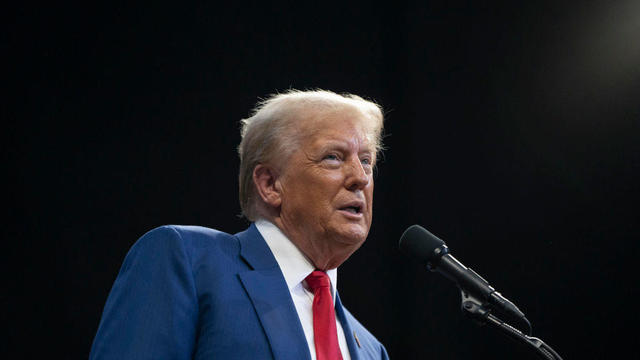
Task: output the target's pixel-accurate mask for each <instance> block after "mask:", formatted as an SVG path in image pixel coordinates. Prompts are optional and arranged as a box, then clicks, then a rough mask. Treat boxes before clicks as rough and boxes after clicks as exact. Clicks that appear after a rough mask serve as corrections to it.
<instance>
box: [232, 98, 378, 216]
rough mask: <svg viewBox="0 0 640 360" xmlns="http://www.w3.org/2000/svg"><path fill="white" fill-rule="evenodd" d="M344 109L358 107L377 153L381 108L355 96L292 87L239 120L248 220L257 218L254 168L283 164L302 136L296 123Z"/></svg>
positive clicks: (241, 180)
mask: <svg viewBox="0 0 640 360" xmlns="http://www.w3.org/2000/svg"><path fill="white" fill-rule="evenodd" d="M346 109H349V110H357V111H359V112H361V113H362V114H363V115H364V116H363V117H362V119H363V122H364V123H363V124H362V125H363V126H364V127H363V128H364V129H365V132H366V136H367V137H368V138H369V141H370V143H372V144H374V145H375V150H376V154H377V153H378V152H379V151H380V150H381V149H382V129H383V120H384V117H383V114H382V108H381V107H380V106H379V105H377V104H376V103H374V102H372V101H368V100H365V99H363V98H361V97H360V96H357V95H353V94H347V93H344V94H336V93H334V92H331V91H327V90H320V89H316V90H306V91H300V90H295V89H291V90H288V91H286V92H284V93H277V94H272V95H270V96H268V97H267V98H265V99H263V100H261V101H259V102H258V104H257V105H256V107H255V108H254V109H253V111H252V112H251V116H250V117H248V118H246V119H242V120H241V125H242V128H241V132H240V133H241V135H242V140H241V141H240V145H238V155H240V171H239V175H238V177H239V184H240V191H239V192H240V193H239V195H240V207H241V209H242V214H243V215H244V216H245V217H246V218H247V219H249V220H250V221H255V220H256V219H257V218H258V217H259V214H258V213H257V210H256V201H258V199H257V196H256V190H255V185H254V183H253V170H254V168H255V167H256V166H257V165H258V164H270V165H272V166H276V167H282V166H285V164H286V162H287V161H288V159H289V157H290V156H291V154H293V152H294V151H295V150H296V149H297V148H298V147H299V146H300V141H302V137H303V135H304V134H301V131H300V126H297V125H299V124H300V123H302V122H305V121H313V120H314V119H317V116H318V115H320V116H322V114H323V113H331V112H335V111H339V110H346Z"/></svg>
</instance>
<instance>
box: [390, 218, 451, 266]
mask: <svg viewBox="0 0 640 360" xmlns="http://www.w3.org/2000/svg"><path fill="white" fill-rule="evenodd" d="M399 246H400V251H402V252H403V253H405V254H406V255H408V256H410V257H412V258H414V259H416V260H418V261H420V262H422V263H431V262H438V260H439V259H440V257H442V255H444V254H446V253H448V252H449V251H448V249H447V246H446V245H445V243H444V241H442V240H440V239H439V238H438V237H437V236H435V235H433V234H432V233H430V232H429V231H427V229H425V228H423V227H422V226H420V225H411V226H409V228H408V229H407V230H405V231H404V233H403V234H402V236H401V237H400V243H399Z"/></svg>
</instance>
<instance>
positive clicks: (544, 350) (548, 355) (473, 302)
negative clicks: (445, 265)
mask: <svg viewBox="0 0 640 360" xmlns="http://www.w3.org/2000/svg"><path fill="white" fill-rule="evenodd" d="M460 291H461V295H462V305H461V308H462V312H463V313H464V314H465V315H467V316H468V317H470V318H471V319H473V320H475V321H476V322H477V323H479V324H480V325H485V324H488V325H489V326H491V327H493V328H495V329H498V330H499V331H500V332H501V333H502V334H504V335H506V336H507V337H509V338H511V339H513V340H515V341H517V342H520V343H522V344H524V345H526V346H527V347H528V348H530V349H532V350H534V351H535V352H536V354H537V355H538V356H539V357H540V358H542V359H546V360H562V358H561V357H560V355H559V354H558V353H557V352H555V351H554V350H553V349H552V348H551V347H550V346H549V345H547V344H546V343H545V342H544V341H542V340H540V339H539V338H537V337H533V336H528V335H525V334H524V333H522V331H520V330H518V329H516V328H515V327H513V326H511V325H509V324H507V323H505V322H504V321H502V320H500V319H499V318H498V317H496V316H495V315H493V314H491V309H489V308H487V307H486V306H485V303H484V302H483V301H480V300H479V299H478V298H476V297H475V296H473V295H471V294H470V293H468V292H467V291H465V290H464V289H462V288H461V289H460ZM527 323H528V321H527ZM529 326H530V325H529Z"/></svg>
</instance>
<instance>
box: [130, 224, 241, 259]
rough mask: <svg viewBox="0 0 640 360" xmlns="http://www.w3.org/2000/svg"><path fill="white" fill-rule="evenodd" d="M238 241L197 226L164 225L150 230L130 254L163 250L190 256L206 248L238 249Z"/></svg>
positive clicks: (220, 232)
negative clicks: (149, 249) (146, 250)
mask: <svg viewBox="0 0 640 360" xmlns="http://www.w3.org/2000/svg"><path fill="white" fill-rule="evenodd" d="M237 242H238V240H237V238H236V237H235V236H234V235H231V234H228V233H226V232H223V231H220V230H216V229H211V228H207V227H204V226H195V225H163V226H159V227H156V228H154V229H152V230H149V231H148V232H146V233H145V234H144V235H142V236H141V237H140V238H139V239H138V240H137V241H136V243H135V244H134V245H133V246H132V247H131V250H130V252H138V251H145V249H147V248H152V249H153V250H154V251H159V250H162V249H166V250H178V249H179V250H181V251H183V252H185V253H187V254H189V255H191V254H192V253H193V252H198V251H199V250H202V249H204V248H209V249H210V248H212V247H220V248H223V249H227V250H230V249H233V248H237V247H238V244H237Z"/></svg>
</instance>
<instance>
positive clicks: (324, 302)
mask: <svg viewBox="0 0 640 360" xmlns="http://www.w3.org/2000/svg"><path fill="white" fill-rule="evenodd" d="M306 280H307V285H309V288H311V291H313V341H314V342H315V344H316V358H317V359H318V360H342V354H341V353H340V346H338V330H337V329H336V315H335V313H334V310H333V298H332V297H331V290H330V289H331V282H330V281H329V276H327V274H326V273H325V272H324V271H319V270H316V271H314V272H312V273H311V274H310V275H309V276H307V278H306Z"/></svg>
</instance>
